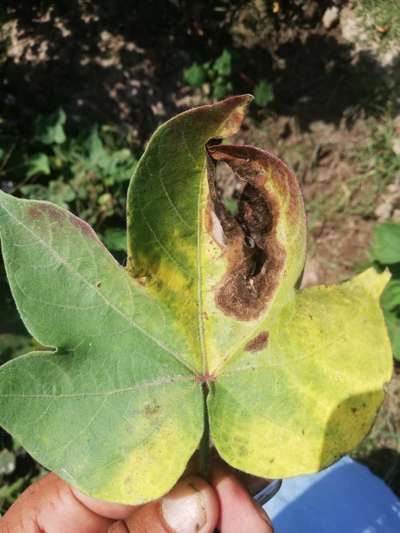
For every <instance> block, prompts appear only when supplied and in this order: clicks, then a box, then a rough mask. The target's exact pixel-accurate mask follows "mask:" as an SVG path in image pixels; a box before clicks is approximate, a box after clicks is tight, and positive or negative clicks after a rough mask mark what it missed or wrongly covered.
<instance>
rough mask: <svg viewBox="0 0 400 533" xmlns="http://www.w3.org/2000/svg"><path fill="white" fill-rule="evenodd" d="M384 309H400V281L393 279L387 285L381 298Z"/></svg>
mask: <svg viewBox="0 0 400 533" xmlns="http://www.w3.org/2000/svg"><path fill="white" fill-rule="evenodd" d="M381 303H382V307H383V308H384V309H389V310H392V309H395V308H396V307H397V308H400V280H399V279H391V280H390V282H389V283H388V284H387V285H386V287H385V290H384V291H383V293H382V297H381Z"/></svg>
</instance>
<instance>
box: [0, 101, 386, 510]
mask: <svg viewBox="0 0 400 533" xmlns="http://www.w3.org/2000/svg"><path fill="white" fill-rule="evenodd" d="M250 100H251V98H250V97H249V96H238V97H232V98H228V99H226V100H224V101H222V102H219V103H217V104H214V105H207V106H202V107H199V108H197V109H193V110H189V111H187V112H185V113H182V114H180V115H178V116H177V117H175V118H173V119H171V120H170V121H168V122H166V123H165V124H163V125H162V126H161V127H160V128H158V130H157V131H156V132H155V134H154V135H153V137H152V139H151V140H150V142H149V144H148V146H147V149H146V151H145V153H144V154H143V156H142V158H141V160H140V161H139V163H138V165H137V167H136V172H135V176H134V178H133V180H132V182H131V184H130V187H129V192H128V265H127V269H124V268H122V267H121V266H119V264H117V263H116V262H115V260H114V259H113V258H112V256H111V255H110V254H109V253H108V252H107V250H106V249H105V248H104V247H103V245H102V244H101V243H100V241H99V240H98V238H97V237H96V235H95V234H94V232H93V230H91V228H90V227H89V226H88V225H87V224H86V223H85V222H83V221H82V220H80V219H78V218H76V217H75V216H73V215H71V214H70V213H68V212H67V211H65V210H63V209H61V208H59V207H55V206H53V205H52V204H49V203H46V202H36V201H26V200H19V199H16V198H13V197H11V196H9V195H6V194H4V193H2V192H0V234H1V240H2V250H3V256H4V262H5V265H6V269H7V275H8V279H9V282H10V285H11V289H12V292H13V295H14V298H15V300H16V303H17V307H18V309H19V312H20V314H21V316H22V318H23V320H24V322H25V325H26V326H27V328H28V330H29V331H30V333H31V334H32V335H33V336H34V337H35V338H36V339H37V341H38V342H39V343H41V344H42V345H43V346H46V347H48V348H46V349H43V350H42V351H40V352H35V353H29V354H27V355H24V356H22V357H19V358H16V359H14V360H12V361H10V362H9V363H7V364H6V365H4V366H3V367H1V369H0V423H1V424H2V425H3V426H4V427H5V428H6V429H7V430H8V431H9V432H11V433H12V434H13V435H14V436H15V437H16V438H17V439H18V441H19V442H21V443H22V444H23V446H24V447H25V448H26V449H27V450H28V451H29V452H30V453H31V454H32V455H33V456H34V457H35V458H37V459H38V460H39V461H40V462H41V463H43V464H44V465H45V466H46V467H48V468H50V469H52V470H55V471H56V472H57V473H58V474H59V475H61V476H62V477H64V478H65V479H67V480H68V481H69V482H71V483H73V484H74V485H76V486H78V487H79V488H80V489H81V490H83V491H84V492H86V493H88V494H90V495H92V496H94V497H99V498H103V499H108V500H113V501H120V502H125V503H141V502H145V501H147V500H149V499H154V498H157V497H159V496H161V495H162V494H163V493H165V492H166V491H168V490H169V489H170V488H171V487H172V486H173V485H174V483H175V482H176V481H177V480H178V478H179V477H180V476H181V475H182V474H183V472H184V470H185V467H186V465H187V463H188V461H189V459H190V457H191V456H192V454H193V452H194V451H195V450H196V449H197V448H198V447H199V445H200V442H201V441H202V442H204V443H205V444H204V447H203V452H204V453H203V455H206V453H207V451H208V442H207V427H208V425H209V427H210V430H211V436H212V442H213V443H214V445H215V446H216V448H217V451H218V452H219V454H220V455H221V456H222V457H223V459H225V460H226V461H227V462H228V463H230V464H232V465H233V466H235V467H237V468H240V469H241V470H243V471H245V472H249V473H251V474H255V475H258V476H264V477H282V476H292V475H296V474H299V473H304V472H313V471H316V470H319V469H320V468H322V467H324V466H326V465H327V464H329V463H331V462H333V461H334V460H336V459H337V458H338V457H340V456H341V455H342V454H344V453H346V452H347V451H349V449H351V448H352V447H353V446H355V445H356V444H357V443H358V442H359V441H360V440H361V439H362V438H363V436H364V435H365V434H366V432H367V431H368V429H369V427H370V426H371V424H372V422H373V420H374V417H375V414H376V411H377V409H378V407H379V405H380V403H381V401H382V398H383V384H384V383H385V382H386V381H387V380H389V378H390V374H391V362H392V359H391V349H390V343H389V339H388V336H387V333H386V329H385V325H384V319H383V314H382V311H381V309H380V306H379V297H380V294H381V292H382V290H383V287H384V286H385V284H386V283H387V281H388V278H389V275H388V274H387V273H385V272H384V273H382V274H377V273H376V272H375V271H374V270H373V269H370V270H368V271H366V272H364V273H363V274H361V275H359V276H357V277H356V278H354V279H353V280H352V281H350V282H347V283H345V284H342V285H340V286H332V287H315V288H312V289H307V290H304V291H299V290H297V289H296V287H297V285H298V281H299V278H300V276H301V274H302V270H303V267H304V261H305V248H306V238H305V237H306V226H305V215H304V206H303V202H302V197H301V194H300V189H299V185H298V182H297V180H296V178H295V176H294V174H293V173H292V172H291V171H290V169H288V167H287V166H286V165H285V164H284V163H283V162H282V161H280V160H279V159H278V158H277V157H275V156H273V155H272V154H270V153H269V152H265V151H263V150H259V149H257V148H254V147H251V146H233V145H229V144H219V139H222V138H224V137H226V136H229V135H232V134H234V133H235V132H236V131H237V130H238V128H239V127H240V124H241V122H242V119H243V116H244V113H245V109H246V106H247V105H248V103H249V101H250ZM220 162H223V163H225V164H226V165H228V168H230V169H231V171H232V173H233V175H234V176H236V178H237V180H238V187H239V186H240V188H238V189H237V191H239V192H238V195H239V197H238V199H237V209H235V210H233V209H232V210H229V209H228V208H227V207H226V205H225V204H226V198H224V197H223V196H222V194H221V192H220V188H219V187H218V186H217V185H218V184H217V166H218V165H219V164H220ZM228 204H229V202H228ZM207 392H208V394H207ZM204 400H206V401H204ZM205 409H206V410H205ZM204 420H206V421H207V424H206V425H204ZM203 429H204V435H203ZM202 436H203V437H204V439H201V437H202ZM160 472H161V473H162V475H160Z"/></svg>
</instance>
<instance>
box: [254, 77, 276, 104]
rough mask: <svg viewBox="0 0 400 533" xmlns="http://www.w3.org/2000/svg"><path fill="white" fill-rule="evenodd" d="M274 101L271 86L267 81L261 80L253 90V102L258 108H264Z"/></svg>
mask: <svg viewBox="0 0 400 533" xmlns="http://www.w3.org/2000/svg"><path fill="white" fill-rule="evenodd" d="M273 99H274V91H273V89H272V85H271V84H270V83H268V81H267V80H261V81H260V82H259V83H257V85H256V87H255V89H254V102H255V103H256V104H257V105H258V106H260V107H265V106H267V105H268V104H270V103H271V102H272V101H273Z"/></svg>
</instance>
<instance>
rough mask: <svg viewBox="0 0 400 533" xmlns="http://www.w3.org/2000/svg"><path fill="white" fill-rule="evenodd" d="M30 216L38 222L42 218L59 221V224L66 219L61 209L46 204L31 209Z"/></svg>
mask: <svg viewBox="0 0 400 533" xmlns="http://www.w3.org/2000/svg"><path fill="white" fill-rule="evenodd" d="M28 215H29V216H30V217H31V218H33V219H36V220H37V219H39V218H41V217H47V218H49V219H51V220H57V222H61V221H62V220H64V219H65V216H64V213H63V211H61V209H59V208H57V207H56V206H53V205H51V204H49V203H45V202H42V203H40V204H37V205H33V206H32V207H30V208H29V211H28Z"/></svg>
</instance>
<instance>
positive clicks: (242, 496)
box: [212, 468, 273, 533]
mask: <svg viewBox="0 0 400 533" xmlns="http://www.w3.org/2000/svg"><path fill="white" fill-rule="evenodd" d="M212 485H213V487H214V488H215V491H216V493H217V495H218V499H219V504H220V516H219V521H218V525H217V527H218V529H219V530H220V531H221V533H247V532H248V531H251V532H252V533H273V527H272V523H271V521H270V519H269V517H268V515H267V514H266V513H265V512H264V510H263V509H262V508H261V507H259V506H258V505H257V504H256V503H255V502H254V501H253V500H252V498H251V497H250V495H249V493H248V492H247V491H246V489H245V488H244V487H243V486H242V485H241V484H240V483H239V481H238V480H237V479H236V478H235V476H233V475H232V474H231V473H227V472H226V471H225V470H222V469H220V468H217V469H216V470H214V472H213V474H212Z"/></svg>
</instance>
